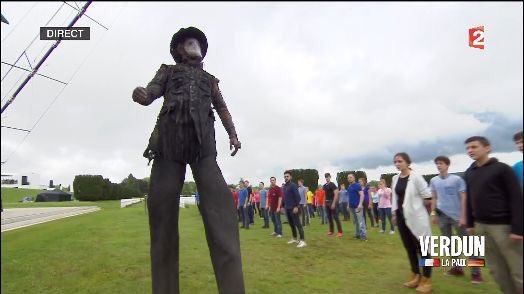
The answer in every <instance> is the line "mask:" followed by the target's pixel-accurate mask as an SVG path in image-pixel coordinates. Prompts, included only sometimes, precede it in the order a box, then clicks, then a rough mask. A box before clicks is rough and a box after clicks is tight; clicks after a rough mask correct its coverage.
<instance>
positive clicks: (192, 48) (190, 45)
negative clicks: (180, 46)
mask: <svg viewBox="0 0 524 294" xmlns="http://www.w3.org/2000/svg"><path fill="white" fill-rule="evenodd" d="M184 50H185V51H186V53H187V54H188V55H189V56H191V57H200V58H202V50H201V49H200V43H198V40H197V39H195V38H188V39H186V40H185V41H184Z"/></svg>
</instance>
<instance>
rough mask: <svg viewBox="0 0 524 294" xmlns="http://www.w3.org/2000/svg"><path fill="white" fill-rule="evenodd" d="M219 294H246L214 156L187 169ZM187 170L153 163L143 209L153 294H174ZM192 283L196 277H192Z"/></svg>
mask: <svg viewBox="0 0 524 294" xmlns="http://www.w3.org/2000/svg"><path fill="white" fill-rule="evenodd" d="M191 170H192V171H193V177H194V179H195V182H196V185H197V189H198V192H199V193H200V213H201V215H202V219H203V221H204V228H205V233H206V239H207V243H208V246H209V251H210V255H211V262H212V264H213V269H214V271H215V278H216V282H217V286H218V291H219V293H245V289H244V278H243V276H242V259H241V256H240V241H239V236H238V234H239V233H238V227H237V226H238V225H237V218H236V213H235V207H234V202H233V199H232V198H231V192H230V191H229V189H228V188H227V184H226V182H225V180H224V177H223V176H222V172H221V171H220V168H219V167H218V164H217V162H216V158H215V157H214V156H211V157H206V158H202V159H200V160H199V162H197V163H194V164H191ZM185 174H186V165H185V164H181V163H178V162H174V161H167V160H162V159H155V160H154V162H153V167H152V170H151V184H150V192H149V197H148V198H147V206H148V210H149V229H150V235H151V271H152V281H153V293H154V294H167V293H169V294H171V293H176V294H178V293H179V275H178V272H179V244H178V242H179V237H178V213H179V211H178V210H179V202H180V192H181V190H182V186H183V184H184V178H185ZM195 278H197V277H195Z"/></svg>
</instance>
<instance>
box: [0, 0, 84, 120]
mask: <svg viewBox="0 0 524 294" xmlns="http://www.w3.org/2000/svg"><path fill="white" fill-rule="evenodd" d="M91 2H92V1H87V3H86V4H85V5H84V7H83V8H82V10H81V11H80V12H79V13H78V14H77V16H76V17H75V18H74V19H73V20H72V21H71V23H70V24H69V25H68V26H67V27H68V28H71V27H73V25H74V24H75V23H76V22H77V21H78V19H79V18H80V17H81V16H82V15H83V14H84V13H85V11H86V10H87V8H88V7H89V5H91ZM61 41H62V38H59V39H58V40H57V41H56V42H55V43H54V44H53V46H51V48H49V50H48V51H47V52H46V54H45V55H44V57H43V58H42V59H41V60H40V61H39V62H38V64H37V65H36V66H35V68H34V70H33V71H32V72H31V73H30V74H29V75H28V76H27V77H26V79H25V80H24V81H23V82H22V84H21V85H20V86H19V87H18V89H16V91H15V93H14V94H13V96H11V98H10V99H9V100H7V102H6V103H5V104H4V106H2V109H0V113H3V112H4V111H5V110H6V109H7V107H9V105H11V103H13V101H14V100H15V99H16V96H17V95H18V94H19V93H20V91H22V89H23V88H24V87H25V85H26V84H27V83H28V82H29V80H30V79H31V78H32V77H33V76H34V75H35V73H36V72H37V71H38V69H39V68H40V66H41V65H42V64H43V63H44V61H46V59H47V58H48V57H49V55H51V53H52V52H53V50H55V48H56V47H57V46H58V44H60V42H61Z"/></svg>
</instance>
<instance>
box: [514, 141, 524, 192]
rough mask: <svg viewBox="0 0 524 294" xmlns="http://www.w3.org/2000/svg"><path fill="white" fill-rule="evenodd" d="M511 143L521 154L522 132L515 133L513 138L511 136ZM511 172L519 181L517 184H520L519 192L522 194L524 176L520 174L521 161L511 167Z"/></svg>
mask: <svg viewBox="0 0 524 294" xmlns="http://www.w3.org/2000/svg"><path fill="white" fill-rule="evenodd" d="M513 142H515V144H516V145H517V148H518V149H519V151H520V152H522V131H520V132H518V133H516V134H515V135H514V136H513ZM513 171H514V172H515V175H516V176H517V180H518V181H519V184H520V191H521V192H522V190H523V186H522V185H523V182H524V179H523V177H524V175H523V174H522V173H523V171H522V160H521V161H519V162H517V163H515V165H513Z"/></svg>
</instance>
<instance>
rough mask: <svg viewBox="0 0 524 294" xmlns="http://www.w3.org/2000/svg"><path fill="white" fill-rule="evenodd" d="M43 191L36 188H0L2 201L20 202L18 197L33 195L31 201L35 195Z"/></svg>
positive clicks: (4, 202)
mask: <svg viewBox="0 0 524 294" xmlns="http://www.w3.org/2000/svg"><path fill="white" fill-rule="evenodd" d="M42 192H44V190H37V189H22V188H2V203H3V204H4V205H6V203H20V202H18V201H19V200H20V199H22V198H24V197H25V196H31V197H33V201H34V200H35V199H36V195H38V194H40V193H42Z"/></svg>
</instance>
